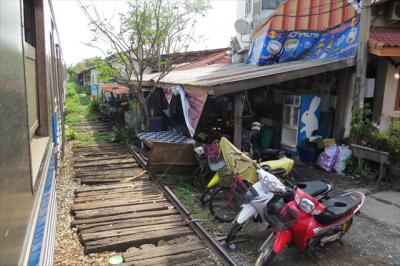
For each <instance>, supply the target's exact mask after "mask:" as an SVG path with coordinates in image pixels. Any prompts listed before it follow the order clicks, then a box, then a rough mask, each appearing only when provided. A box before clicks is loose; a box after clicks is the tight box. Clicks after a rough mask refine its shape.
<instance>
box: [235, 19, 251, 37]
mask: <svg viewBox="0 0 400 266" xmlns="http://www.w3.org/2000/svg"><path fill="white" fill-rule="evenodd" d="M235 29H236V31H237V32H238V33H239V34H241V35H247V34H249V33H250V32H251V24H250V23H249V22H248V21H246V20H244V19H238V20H236V21H235Z"/></svg>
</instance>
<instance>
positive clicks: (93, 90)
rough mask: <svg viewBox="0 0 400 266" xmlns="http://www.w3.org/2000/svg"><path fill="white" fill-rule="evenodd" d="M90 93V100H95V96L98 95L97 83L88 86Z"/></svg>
mask: <svg viewBox="0 0 400 266" xmlns="http://www.w3.org/2000/svg"><path fill="white" fill-rule="evenodd" d="M90 95H91V98H92V100H97V97H98V96H99V86H98V85H92V86H91V87H90Z"/></svg>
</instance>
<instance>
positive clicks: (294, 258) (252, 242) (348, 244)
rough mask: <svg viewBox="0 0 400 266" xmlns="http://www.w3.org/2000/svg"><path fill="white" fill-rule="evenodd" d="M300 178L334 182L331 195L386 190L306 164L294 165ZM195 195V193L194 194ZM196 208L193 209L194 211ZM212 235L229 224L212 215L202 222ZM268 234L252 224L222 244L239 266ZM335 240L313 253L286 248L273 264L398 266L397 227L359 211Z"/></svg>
mask: <svg viewBox="0 0 400 266" xmlns="http://www.w3.org/2000/svg"><path fill="white" fill-rule="evenodd" d="M297 170H298V171H299V174H300V176H301V180H316V179H327V180H330V181H331V182H332V183H333V184H334V189H333V195H339V194H341V193H343V191H344V190H348V189H354V190H357V189H360V188H364V189H368V191H369V192H370V193H371V192H376V191H380V190H384V189H386V187H385V184H383V185H379V186H378V185H377V184H376V183H374V182H367V181H365V180H363V179H359V178H353V177H349V176H342V175H338V174H336V173H327V172H324V171H322V170H319V169H316V168H314V167H311V166H307V165H299V166H297ZM197 196H198V195H197ZM194 203H195V205H196V206H194V207H193V208H194V209H196V208H202V209H203V211H204V212H207V211H208V209H207V207H200V206H201V204H200V201H199V200H195V202H194ZM196 212H197V213H198V212H199V211H198V210H194V213H196ZM203 225H204V227H206V228H207V229H208V230H209V231H210V232H211V233H212V234H213V235H214V236H215V237H217V238H218V237H221V236H222V235H224V234H226V232H227V231H228V230H229V227H230V224H224V223H219V222H217V221H215V220H213V219H212V218H210V219H209V220H204V221H203ZM269 234H270V231H269V230H264V231H260V229H259V225H258V224H252V225H251V226H249V228H247V230H246V231H245V232H243V233H241V234H240V235H238V237H237V239H242V240H245V241H240V242H238V243H236V244H235V247H234V248H233V249H232V248H230V247H226V249H227V250H228V251H229V253H230V254H232V255H233V257H234V258H235V259H236V261H237V262H239V264H240V265H254V262H255V261H256V259H257V256H258V248H259V247H260V245H261V244H262V243H263V241H264V240H265V239H266V237H267V236H268V235H269ZM342 243H343V246H341V245H340V244H339V243H332V244H329V245H327V246H325V247H323V248H320V249H319V250H318V251H317V252H316V253H315V254H311V253H310V252H303V253H298V252H297V251H296V249H295V248H294V247H288V248H286V249H285V250H284V252H283V253H282V254H281V255H280V256H278V257H276V259H275V261H274V265H368V266H372V265H400V227H392V226H388V225H386V224H379V223H378V222H377V221H375V220H373V219H370V218H368V217H366V216H365V215H363V214H362V209H361V214H360V215H358V216H356V217H355V218H354V221H353V224H352V227H351V228H350V230H349V232H348V233H347V234H346V235H345V236H344V238H343V240H342Z"/></svg>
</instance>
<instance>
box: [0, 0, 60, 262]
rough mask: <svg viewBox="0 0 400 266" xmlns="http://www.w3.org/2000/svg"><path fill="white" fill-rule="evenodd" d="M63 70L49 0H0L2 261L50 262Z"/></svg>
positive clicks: (0, 218) (52, 250)
mask: <svg viewBox="0 0 400 266" xmlns="http://www.w3.org/2000/svg"><path fill="white" fill-rule="evenodd" d="M64 69H65V68H64V63H63V60H62V51H61V46H60V42H59V37H58V32H57V24H56V21H55V17H54V12H53V8H52V4H51V1H50V0H14V1H0V265H52V263H53V253H54V244H55V229H56V227H55V226H56V196H55V180H56V172H57V171H56V170H57V159H58V158H59V157H60V156H62V152H63V135H64V134H63V130H62V128H63V105H64V80H65V71H64Z"/></svg>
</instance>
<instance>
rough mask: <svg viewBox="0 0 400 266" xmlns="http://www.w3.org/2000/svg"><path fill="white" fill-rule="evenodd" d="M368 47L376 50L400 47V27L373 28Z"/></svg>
mask: <svg viewBox="0 0 400 266" xmlns="http://www.w3.org/2000/svg"><path fill="white" fill-rule="evenodd" d="M368 46H369V47H371V48H375V49H382V48H384V47H400V27H371V30H370V34H369V41H368Z"/></svg>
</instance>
